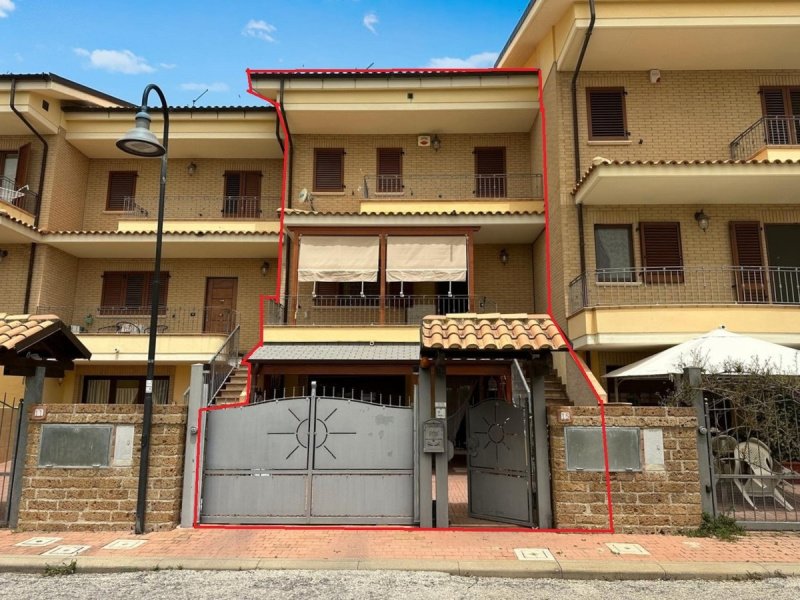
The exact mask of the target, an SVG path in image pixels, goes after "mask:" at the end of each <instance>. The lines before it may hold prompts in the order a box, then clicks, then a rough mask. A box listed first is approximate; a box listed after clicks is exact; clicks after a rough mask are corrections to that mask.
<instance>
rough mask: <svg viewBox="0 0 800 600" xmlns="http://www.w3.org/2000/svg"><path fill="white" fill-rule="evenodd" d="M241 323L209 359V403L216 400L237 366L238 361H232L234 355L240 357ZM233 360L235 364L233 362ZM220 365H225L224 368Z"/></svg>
mask: <svg viewBox="0 0 800 600" xmlns="http://www.w3.org/2000/svg"><path fill="white" fill-rule="evenodd" d="M239 327H240V326H239V325H237V326H236V327H235V328H234V329H233V331H232V332H231V333H230V335H228V337H227V338H225V341H224V342H223V343H222V346H220V349H219V350H218V351H217V353H216V354H215V355H214V356H213V358H212V359H211V360H210V361H209V363H208V364H209V368H208V385H209V390H208V392H209V393H208V403H209V404H211V403H212V402H213V401H214V397H215V396H216V395H217V394H218V393H219V391H220V390H221V389H222V386H224V385H225V380H226V379H228V375H230V374H231V373H232V372H233V370H234V369H235V368H236V367H237V365H236V364H235V363H236V361H232V360H231V358H232V357H236V358H237V359H238V356H239ZM231 362H233V363H234V364H231ZM218 365H223V366H222V368H220V367H218Z"/></svg>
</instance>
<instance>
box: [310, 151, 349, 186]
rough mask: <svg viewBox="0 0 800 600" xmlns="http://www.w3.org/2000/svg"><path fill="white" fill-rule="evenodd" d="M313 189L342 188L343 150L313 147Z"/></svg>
mask: <svg viewBox="0 0 800 600" xmlns="http://www.w3.org/2000/svg"><path fill="white" fill-rule="evenodd" d="M314 190H315V191H317V192H341V191H342V190H344V150H343V149H342V148H315V149H314Z"/></svg>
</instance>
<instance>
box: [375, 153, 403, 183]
mask: <svg viewBox="0 0 800 600" xmlns="http://www.w3.org/2000/svg"><path fill="white" fill-rule="evenodd" d="M377 191H378V192H379V193H392V192H395V193H396V192H402V191H403V149H402V148H378V181H377Z"/></svg>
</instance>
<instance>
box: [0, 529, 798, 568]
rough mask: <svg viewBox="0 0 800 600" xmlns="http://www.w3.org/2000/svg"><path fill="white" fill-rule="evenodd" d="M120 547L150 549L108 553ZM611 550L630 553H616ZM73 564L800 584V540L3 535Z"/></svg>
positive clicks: (17, 558)
mask: <svg viewBox="0 0 800 600" xmlns="http://www.w3.org/2000/svg"><path fill="white" fill-rule="evenodd" d="M31 538H58V539H50V540H35V541H34V543H36V542H37V541H38V542H40V543H43V544H45V543H46V545H38V546H19V545H18V544H20V543H24V542H26V540H31ZM120 539H123V540H134V541H143V542H144V543H142V544H141V545H138V546H137V547H135V548H127V549H125V548H123V549H109V548H104V546H106V545H108V544H110V543H112V542H114V541H115V540H120ZM608 544H621V545H622V546H621V547H619V548H615V549H612V548H611V547H609V545H608ZM631 544H633V545H634V546H630V545H631ZM122 545H123V546H126V545H127V544H126V543H123V544H122ZM637 545H638V546H637ZM65 546H67V547H66V548H64V547H65ZM74 546H88V547H87V548H83V549H80V548H77V549H76V548H74ZM522 549H530V550H531V551H530V552H524V551H521V550H522ZM76 550H77V551H78V552H77V553H76V554H67V553H68V552H70V551H76ZM515 550H517V552H515ZM542 550H546V551H549V555H548V554H547V552H542ZM46 552H49V553H50V554H45V553H46ZM631 552H632V553H631ZM60 553H64V554H60ZM518 555H520V557H521V558H523V559H525V558H527V559H528V560H521V559H520V558H519V557H518ZM531 559H532V560H531ZM73 560H75V561H76V564H77V569H78V570H79V571H120V570H146V569H156V568H158V569H167V568H185V569H335V570H340V569H348V570H360V569H370V570H375V569H392V570H397V569H401V570H425V571H443V572H447V573H453V574H461V575H483V576H504V577H564V578H574V579H585V578H604V579H663V578H674V579H693V578H702V579H726V578H760V577H767V576H774V575H778V576H780V575H784V576H800V534H798V533H784V534H764V533H751V534H750V535H748V536H746V537H744V538H741V539H739V540H738V541H736V542H723V541H718V540H713V539H708V538H688V537H682V536H667V535H610V534H558V533H537V532H527V531H508V532H506V531H500V532H496V531H492V532H488V531H480V530H477V531H475V532H465V531H441V532H440V531H421V530H418V529H408V530H394V531H380V530H375V531H371V530H332V529H322V528H320V529H292V528H285V529H176V530H174V531H169V532H158V533H150V534H147V535H144V536H134V535H131V534H130V533H129V532H100V533H90V532H46V533H45V532H42V533H36V532H22V533H14V532H11V531H8V530H4V531H0V571H10V570H17V571H32V572H42V571H43V570H44V567H45V565H51V566H52V565H58V564H68V563H70V562H71V561H73Z"/></svg>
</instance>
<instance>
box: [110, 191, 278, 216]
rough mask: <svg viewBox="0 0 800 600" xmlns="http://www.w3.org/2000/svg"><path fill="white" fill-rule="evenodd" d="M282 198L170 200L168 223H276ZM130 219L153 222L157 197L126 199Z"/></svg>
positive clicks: (194, 197)
mask: <svg viewBox="0 0 800 600" xmlns="http://www.w3.org/2000/svg"><path fill="white" fill-rule="evenodd" d="M280 205H281V200H280V198H278V197H276V198H264V197H260V196H203V195H192V196H167V197H166V199H165V201H164V218H165V219H189V220H211V219H263V220H267V221H269V220H277V219H278V209H279V208H280ZM123 212H124V213H125V218H127V219H142V220H154V219H156V217H157V216H158V196H152V197H151V196H137V197H135V198H130V197H128V198H125V200H124V208H123Z"/></svg>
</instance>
